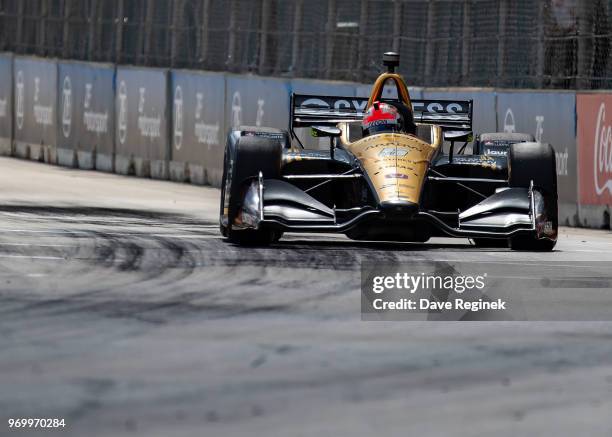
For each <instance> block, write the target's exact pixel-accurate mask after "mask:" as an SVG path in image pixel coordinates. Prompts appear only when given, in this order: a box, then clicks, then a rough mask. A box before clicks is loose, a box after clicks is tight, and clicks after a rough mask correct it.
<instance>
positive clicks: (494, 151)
mask: <svg viewBox="0 0 612 437" xmlns="http://www.w3.org/2000/svg"><path fill="white" fill-rule="evenodd" d="M484 154H485V155H489V156H508V149H488V148H487V149H485V153H484Z"/></svg>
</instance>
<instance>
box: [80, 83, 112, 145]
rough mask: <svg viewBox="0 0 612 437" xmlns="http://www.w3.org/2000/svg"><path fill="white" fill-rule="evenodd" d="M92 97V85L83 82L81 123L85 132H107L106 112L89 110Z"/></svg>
mask: <svg viewBox="0 0 612 437" xmlns="http://www.w3.org/2000/svg"><path fill="white" fill-rule="evenodd" d="M92 99H93V85H92V84H91V83H86V84H85V100H84V103H83V109H84V111H83V124H84V125H85V130H86V131H87V132H92V133H95V134H106V133H108V112H103V113H102V112H94V111H92V110H91V101H92Z"/></svg>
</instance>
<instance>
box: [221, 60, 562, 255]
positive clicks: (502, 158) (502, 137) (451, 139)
mask: <svg viewBox="0 0 612 437" xmlns="http://www.w3.org/2000/svg"><path fill="white" fill-rule="evenodd" d="M384 64H385V65H386V66H387V68H388V71H387V72H386V73H383V74H381V75H380V77H379V78H378V79H377V80H376V82H375V84H374V86H373V89H372V92H371V95H370V97H369V98H355V97H331V96H307V95H297V94H293V95H292V98H291V106H290V111H291V116H290V127H289V130H288V131H283V130H279V129H271V128H270V129H268V128H252V127H240V128H236V129H233V130H232V131H231V132H230V133H229V136H228V141H227V145H226V150H225V159H224V175H223V181H222V191H221V214H220V225H221V233H222V234H223V235H224V236H225V237H226V238H227V239H228V241H230V242H234V243H238V244H258V245H260V244H269V243H271V242H274V241H277V240H278V239H280V238H281V236H282V235H283V233H286V232H322V233H341V234H345V235H346V236H348V237H349V238H351V239H354V240H371V241H372V240H373V241H410V242H425V241H427V240H428V239H429V238H431V237H436V236H445V237H459V238H469V239H472V240H473V241H474V243H475V244H476V245H477V246H483V247H506V246H508V245H509V246H510V247H511V248H512V249H515V250H534V251H549V250H552V249H553V247H554V246H555V244H556V241H557V228H558V219H557V174H556V164H555V154H554V150H553V149H552V147H551V146H550V145H548V144H542V143H538V142H535V140H534V138H533V136H532V135H529V134H516V133H491V134H480V135H479V136H477V137H476V138H475V139H474V135H473V132H472V113H473V102H472V101H450V100H411V99H410V94H409V91H408V88H407V86H406V83H405V82H404V80H403V79H402V77H401V76H400V75H399V74H396V73H395V69H396V68H397V66H398V65H399V56H398V55H397V54H395V53H386V54H385V56H384ZM385 87H387V89H386V91H388V87H391V89H392V90H393V88H395V89H394V91H395V92H394V93H391V94H392V95H393V97H392V98H388V97H383V95H385V96H386V95H387V93H386V92H385V93H383V90H385ZM300 128H308V129H311V132H312V135H313V136H315V137H318V138H319V141H323V142H324V144H325V148H324V150H315V149H312V150H309V149H307V148H305V147H304V146H303V145H302V143H303V142H304V141H302V140H300V138H299V136H298V135H297V134H296V130H297V129H300ZM328 140H329V148H328V149H327V141H328ZM468 145H469V146H470V147H468ZM468 150H471V152H472V153H471V154H468V153H466V151H468Z"/></svg>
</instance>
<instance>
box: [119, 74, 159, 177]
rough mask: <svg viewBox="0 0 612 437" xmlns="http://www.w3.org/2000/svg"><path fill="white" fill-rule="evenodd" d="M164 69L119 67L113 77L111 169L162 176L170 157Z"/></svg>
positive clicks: (146, 175) (138, 174)
mask: <svg viewBox="0 0 612 437" xmlns="http://www.w3.org/2000/svg"><path fill="white" fill-rule="evenodd" d="M168 74H169V73H168V71H167V70H156V69H145V68H131V67H120V68H118V69H117V79H116V97H115V102H116V109H115V111H116V117H117V120H116V129H115V146H116V154H115V171H116V172H117V173H120V174H126V175H128V174H134V175H136V176H140V177H151V178H154V179H166V178H167V177H168V163H169V158H170V137H169V132H170V129H169V123H168V120H169V110H170V105H169V102H168Z"/></svg>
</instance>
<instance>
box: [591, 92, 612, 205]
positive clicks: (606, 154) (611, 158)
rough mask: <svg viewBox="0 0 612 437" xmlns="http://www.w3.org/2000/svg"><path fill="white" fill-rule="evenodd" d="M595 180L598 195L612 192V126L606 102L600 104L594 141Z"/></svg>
mask: <svg viewBox="0 0 612 437" xmlns="http://www.w3.org/2000/svg"><path fill="white" fill-rule="evenodd" d="M593 169H594V171H593V182H594V184H595V192H596V193H597V194H598V195H601V194H603V193H604V192H606V191H607V192H608V193H609V194H612V126H611V125H610V124H609V122H608V121H607V120H606V104H605V103H602V104H601V105H600V106H599V113H598V114H597V121H596V125H595V140H594V143H593Z"/></svg>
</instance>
